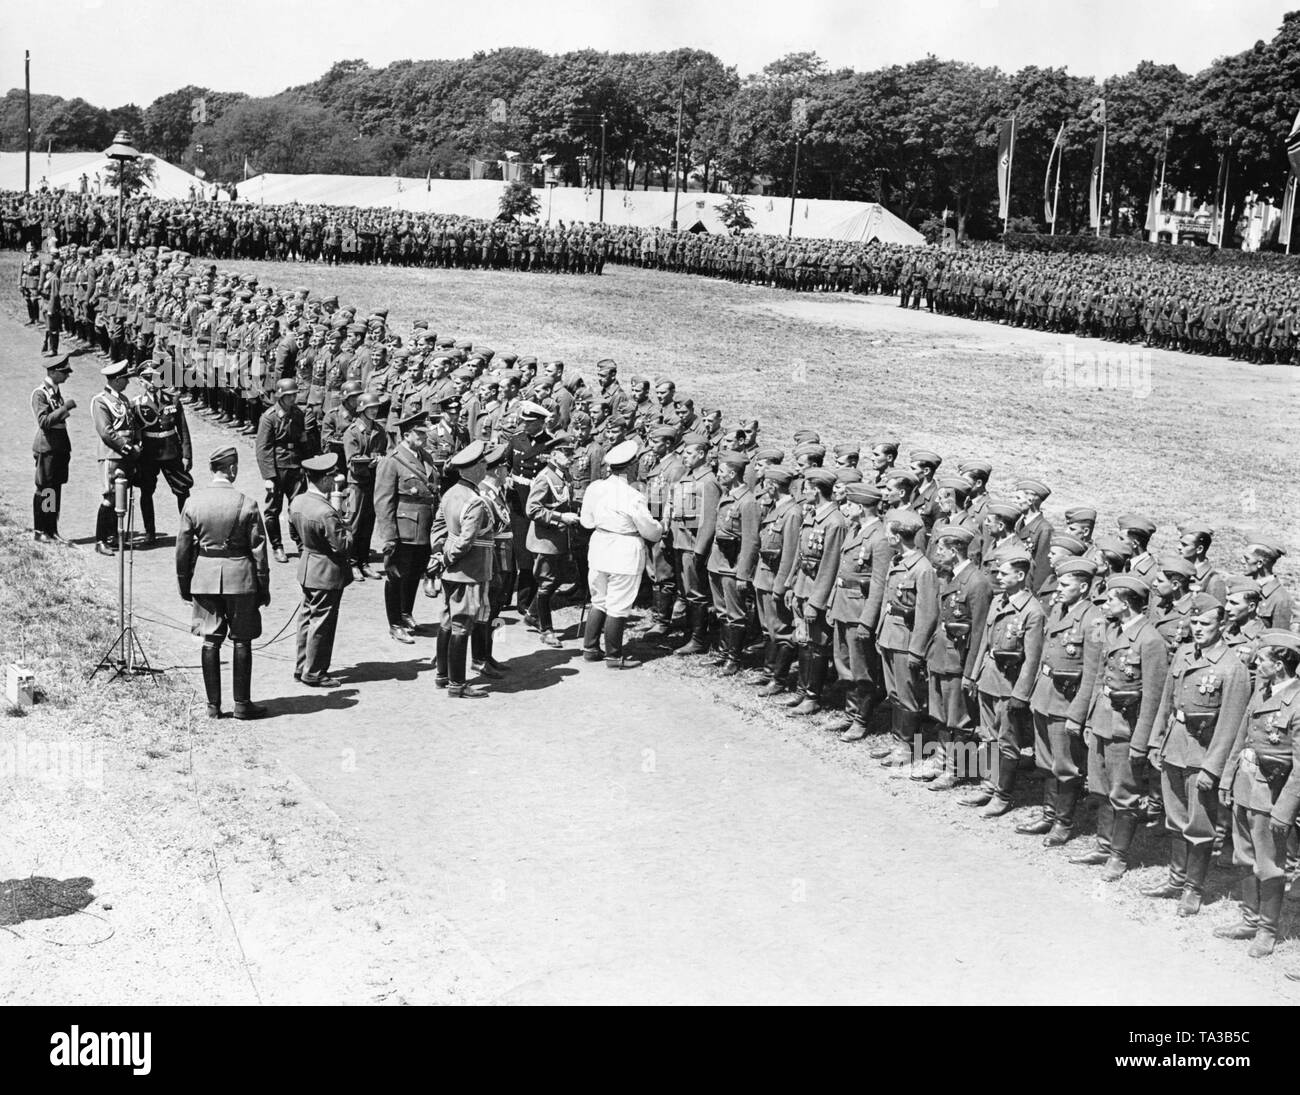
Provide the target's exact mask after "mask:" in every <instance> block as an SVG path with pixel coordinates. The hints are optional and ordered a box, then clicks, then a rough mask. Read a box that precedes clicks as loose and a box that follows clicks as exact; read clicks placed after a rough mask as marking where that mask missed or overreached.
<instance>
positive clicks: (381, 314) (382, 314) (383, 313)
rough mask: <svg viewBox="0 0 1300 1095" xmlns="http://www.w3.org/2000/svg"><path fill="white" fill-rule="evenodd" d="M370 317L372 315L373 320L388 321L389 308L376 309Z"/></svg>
mask: <svg viewBox="0 0 1300 1095" xmlns="http://www.w3.org/2000/svg"><path fill="white" fill-rule="evenodd" d="M370 315H371V318H376V317H377V318H379V319H383V320H386V319H388V309H387V308H376V309H375V310H374V311H373V312H371V313H370Z"/></svg>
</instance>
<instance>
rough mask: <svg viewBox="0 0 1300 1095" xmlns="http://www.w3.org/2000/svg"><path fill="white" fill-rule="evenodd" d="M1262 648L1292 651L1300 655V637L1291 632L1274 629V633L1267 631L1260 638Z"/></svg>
mask: <svg viewBox="0 0 1300 1095" xmlns="http://www.w3.org/2000/svg"><path fill="white" fill-rule="evenodd" d="M1259 645H1260V646H1271V647H1275V648H1277V649H1281V650H1290V651H1291V652H1292V653H1293V654H1300V635H1296V634H1295V633H1294V632H1291V631H1283V630H1281V629H1280V628H1274V629H1273V630H1272V631H1265V632H1264V634H1262V635H1261V636H1260V637H1259Z"/></svg>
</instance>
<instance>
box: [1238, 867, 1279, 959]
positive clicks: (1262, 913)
mask: <svg viewBox="0 0 1300 1095" xmlns="http://www.w3.org/2000/svg"><path fill="white" fill-rule="evenodd" d="M1285 896H1286V875H1282V876H1281V877H1279V878H1265V879H1262V880H1261V881H1260V883H1259V931H1258V932H1257V933H1256V934H1255V940H1254V942H1253V943H1251V945H1250V950H1248V951H1247V952H1246V953H1247V954H1248V955H1249V956H1250V957H1251V958H1267V957H1268V956H1269V955H1270V954H1272V953H1273V948H1274V947H1275V946H1277V943H1278V940H1279V939H1280V938H1281V935H1282V899H1283V898H1284V897H1285Z"/></svg>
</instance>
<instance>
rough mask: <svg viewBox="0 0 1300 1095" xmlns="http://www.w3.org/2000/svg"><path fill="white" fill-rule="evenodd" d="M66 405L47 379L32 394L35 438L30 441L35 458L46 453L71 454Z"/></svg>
mask: <svg viewBox="0 0 1300 1095" xmlns="http://www.w3.org/2000/svg"><path fill="white" fill-rule="evenodd" d="M68 413H69V411H68V404H67V401H66V400H65V399H64V398H63V393H62V392H61V391H59V388H58V385H56V384H52V383H50V381H49V380H48V378H47V379H46V380H44V381H42V382H41V386H40V387H39V388H36V389H35V390H34V391H33V392H32V415H33V416H34V417H35V419H36V436H35V437H34V438H33V439H32V452H33V453H35V454H36V455H37V456H40V455H41V454H43V453H47V452H71V451H72V442H71V441H70V440H69V439H68Z"/></svg>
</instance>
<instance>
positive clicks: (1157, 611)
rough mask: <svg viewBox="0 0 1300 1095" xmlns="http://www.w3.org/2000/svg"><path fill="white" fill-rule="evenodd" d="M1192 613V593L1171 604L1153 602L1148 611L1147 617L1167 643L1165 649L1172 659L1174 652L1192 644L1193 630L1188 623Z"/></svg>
mask: <svg viewBox="0 0 1300 1095" xmlns="http://www.w3.org/2000/svg"><path fill="white" fill-rule="evenodd" d="M1191 612H1192V595H1191V594H1190V593H1188V594H1186V595H1185V596H1183V597H1181V598H1179V599H1178V600H1177V601H1171V602H1170V603H1169V604H1164V605H1162V604H1160V603H1159V602H1157V601H1154V600H1153V601H1152V603H1151V607H1150V608H1149V609H1148V610H1147V615H1148V616H1149V617H1150V619H1151V624H1152V626H1153V627H1154V628H1155V629H1156V631H1158V632H1159V633H1160V637H1161V638H1162V639H1164V641H1165V649H1166V650H1168V652H1169V656H1170V657H1171V658H1172V657H1173V655H1174V651H1175V650H1177V649H1178V648H1179V647H1180V646H1182V645H1183V643H1186V642H1191V639H1192V628H1191V624H1190V623H1188V621H1189V619H1190V618H1191Z"/></svg>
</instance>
